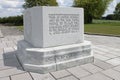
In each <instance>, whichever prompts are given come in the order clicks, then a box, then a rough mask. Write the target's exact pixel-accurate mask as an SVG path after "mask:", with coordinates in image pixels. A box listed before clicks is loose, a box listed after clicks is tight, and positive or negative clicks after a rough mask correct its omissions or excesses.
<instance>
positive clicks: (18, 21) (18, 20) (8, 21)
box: [0, 15, 23, 26]
mask: <svg viewBox="0 0 120 80" xmlns="http://www.w3.org/2000/svg"><path fill="white" fill-rule="evenodd" d="M0 24H4V25H9V26H20V25H23V16H22V15H21V16H10V17H3V18H0Z"/></svg>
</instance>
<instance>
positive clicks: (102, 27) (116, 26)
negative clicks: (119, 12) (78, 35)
mask: <svg viewBox="0 0 120 80" xmlns="http://www.w3.org/2000/svg"><path fill="white" fill-rule="evenodd" d="M85 32H86V33H92V34H104V35H117V36H120V21H114V20H94V21H93V24H85Z"/></svg>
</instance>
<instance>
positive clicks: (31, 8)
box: [28, 6, 83, 9]
mask: <svg viewBox="0 0 120 80" xmlns="http://www.w3.org/2000/svg"><path fill="white" fill-rule="evenodd" d="M34 8H60V9H63V8H64V9H83V8H82V7H81V8H80V7H79V8H78V7H61V6H34V7H31V8H28V9H34Z"/></svg>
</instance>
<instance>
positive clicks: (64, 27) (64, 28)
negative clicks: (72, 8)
mask: <svg viewBox="0 0 120 80" xmlns="http://www.w3.org/2000/svg"><path fill="white" fill-rule="evenodd" d="M79 27H80V26H79V14H49V34H50V35H55V34H65V33H76V32H78V31H79Z"/></svg>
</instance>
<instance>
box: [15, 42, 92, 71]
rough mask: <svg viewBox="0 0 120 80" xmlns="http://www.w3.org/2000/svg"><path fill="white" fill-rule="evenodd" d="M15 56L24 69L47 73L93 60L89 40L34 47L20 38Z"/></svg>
mask: <svg viewBox="0 0 120 80" xmlns="http://www.w3.org/2000/svg"><path fill="white" fill-rule="evenodd" d="M73 53H74V54H73ZM17 56H18V58H19V60H20V62H21V63H22V65H23V67H24V69H25V70H27V71H33V72H38V73H47V72H51V71H56V70H62V69H66V68H70V67H74V66H77V65H81V64H85V63H88V62H93V55H92V51H91V43H90V42H89V41H84V43H79V44H72V45H64V46H58V47H50V48H34V47H33V46H32V45H30V44H29V43H28V42H26V41H24V40H22V41H19V42H18V52H17Z"/></svg>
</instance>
